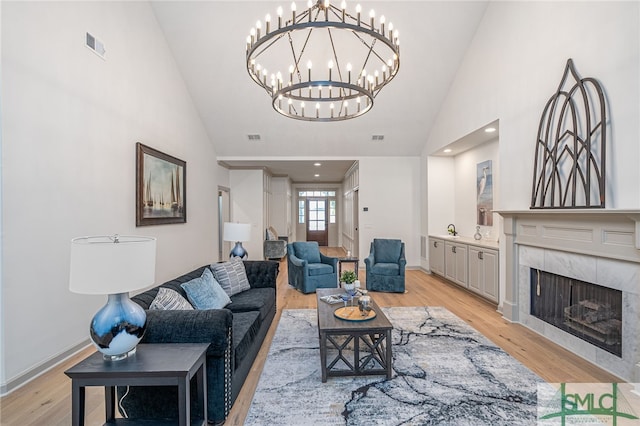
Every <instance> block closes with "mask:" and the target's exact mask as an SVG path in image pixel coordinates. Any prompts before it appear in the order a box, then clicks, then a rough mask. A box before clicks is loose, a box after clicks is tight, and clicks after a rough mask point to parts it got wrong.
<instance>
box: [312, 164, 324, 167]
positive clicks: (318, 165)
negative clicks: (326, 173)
mask: <svg viewBox="0 0 640 426" xmlns="http://www.w3.org/2000/svg"><path fill="white" fill-rule="evenodd" d="M313 165H314V166H316V167H320V166H322V164H321V163H313Z"/></svg>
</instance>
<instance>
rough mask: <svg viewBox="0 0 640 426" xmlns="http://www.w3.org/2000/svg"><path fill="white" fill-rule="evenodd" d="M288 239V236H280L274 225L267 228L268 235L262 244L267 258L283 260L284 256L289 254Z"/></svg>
mask: <svg viewBox="0 0 640 426" xmlns="http://www.w3.org/2000/svg"><path fill="white" fill-rule="evenodd" d="M288 241H289V238H288V237H279V236H278V234H277V233H276V230H275V229H274V228H273V227H272V226H270V227H269V228H267V232H266V237H265V240H264V243H263V244H262V251H263V253H264V258H265V260H269V259H278V260H282V258H283V257H285V256H286V255H287V242H288Z"/></svg>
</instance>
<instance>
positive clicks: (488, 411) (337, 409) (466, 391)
mask: <svg viewBox="0 0 640 426" xmlns="http://www.w3.org/2000/svg"><path fill="white" fill-rule="evenodd" d="M383 310H384V312H385V314H386V315H387V317H388V318H389V320H390V321H391V323H392V324H393V326H394V330H393V335H392V340H393V370H394V373H393V378H392V379H390V380H387V379H386V378H385V376H367V377H356V378H353V377H329V379H328V380H327V382H326V383H322V380H321V369H320V350H319V341H318V328H317V318H316V311H315V309H290V310H284V311H283V312H282V317H281V319H280V323H279V324H278V328H277V330H276V334H275V336H274V338H273V342H272V344H271V348H270V351H269V355H268V357H267V360H266V363H265V366H264V370H263V372H262V375H261V376H260V381H259V383H258V387H257V389H256V393H255V395H254V398H253V402H252V404H251V408H250V409H249V413H248V415H247V418H246V423H245V424H247V425H270V426H274V425H474V426H476V425H533V424H535V423H536V402H537V399H536V391H537V389H536V386H537V384H538V383H540V382H542V379H540V378H539V377H538V376H537V375H535V374H534V373H533V372H531V371H530V370H528V369H527V368H526V367H524V366H523V365H522V364H520V363H519V362H518V361H517V360H515V359H514V358H512V357H511V356H509V355H508V354H507V353H505V352H504V351H503V350H501V349H500V348H498V347H497V346H496V345H494V344H493V343H492V342H491V341H489V340H488V339H487V338H485V337H484V336H482V335H481V334H480V333H478V332H477V331H475V330H474V329H472V328H471V327H469V326H468V325H467V324H466V323H465V322H464V321H462V320H461V319H460V318H458V317H456V316H455V315H453V314H452V313H451V312H449V311H447V310H446V309H444V308H440V307H424V308H422V307H419V308H405V307H399V308H384V309H383Z"/></svg>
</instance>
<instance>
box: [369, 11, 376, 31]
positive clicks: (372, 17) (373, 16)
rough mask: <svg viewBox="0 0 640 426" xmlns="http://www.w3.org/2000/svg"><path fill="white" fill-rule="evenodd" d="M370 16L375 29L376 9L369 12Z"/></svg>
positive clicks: (372, 27) (372, 26)
mask: <svg viewBox="0 0 640 426" xmlns="http://www.w3.org/2000/svg"><path fill="white" fill-rule="evenodd" d="M369 18H371V29H372V30H375V21H376V11H375V10H373V9H371V12H369Z"/></svg>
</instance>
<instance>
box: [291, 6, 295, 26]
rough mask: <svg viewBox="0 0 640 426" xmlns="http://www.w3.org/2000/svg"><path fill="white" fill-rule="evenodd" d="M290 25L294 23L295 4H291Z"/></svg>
mask: <svg viewBox="0 0 640 426" xmlns="http://www.w3.org/2000/svg"><path fill="white" fill-rule="evenodd" d="M291 23H292V24H295V23H296V3H295V2H291Z"/></svg>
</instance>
